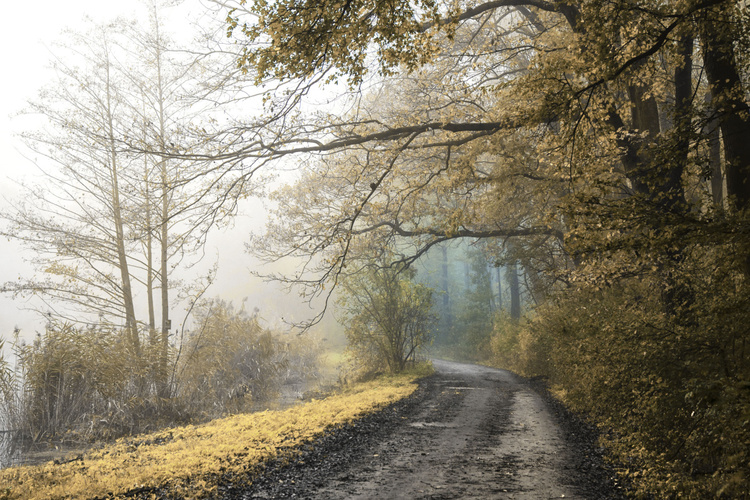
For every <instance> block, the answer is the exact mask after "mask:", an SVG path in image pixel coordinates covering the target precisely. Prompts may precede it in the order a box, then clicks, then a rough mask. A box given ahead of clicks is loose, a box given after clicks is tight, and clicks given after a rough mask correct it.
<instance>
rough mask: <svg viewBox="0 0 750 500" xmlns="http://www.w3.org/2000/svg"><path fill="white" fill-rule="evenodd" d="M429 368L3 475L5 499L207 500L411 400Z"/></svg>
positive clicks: (1, 493)
mask: <svg viewBox="0 0 750 500" xmlns="http://www.w3.org/2000/svg"><path fill="white" fill-rule="evenodd" d="M426 374H427V372H426V371H425V369H424V368H423V369H421V370H420V371H415V372H410V373H408V374H403V375H398V376H389V377H381V378H379V379H376V380H373V381H371V382H367V383H362V384H357V385H355V386H352V387H349V388H347V389H346V390H343V391H341V392H339V393H337V394H334V395H331V396H328V397H326V398H324V399H321V400H317V401H316V400H313V401H311V402H308V403H305V404H301V405H298V406H295V407H292V408H289V409H287V410H283V411H264V412H260V413H251V414H241V415H234V416H231V417H227V418H222V419H219V420H214V421H212V422H209V423H207V424H203V425H197V426H185V427H176V428H171V429H166V430H163V431H160V432H156V433H153V434H148V435H141V436H137V437H134V438H126V439H121V440H118V441H117V442H116V443H114V444H112V445H110V446H107V447H104V448H102V449H100V450H95V451H91V452H88V453H86V454H85V455H83V456H81V457H79V458H77V459H75V460H72V461H70V462H67V463H62V464H55V463H52V462H50V463H47V464H44V465H38V466H22V467H10V468H8V469H4V470H0V485H2V486H0V500H10V499H42V498H44V499H58V498H59V499H62V498H65V499H78V498H94V497H99V498H102V497H107V498H124V497H127V496H129V495H132V494H133V492H136V491H154V490H156V489H157V488H158V489H165V490H166V491H168V492H169V494H170V496H177V497H180V498H205V497H209V496H211V494H212V493H214V492H215V491H216V489H217V481H218V478H220V477H221V476H222V475H225V474H229V475H232V476H234V477H237V478H247V479H251V478H252V474H253V471H256V470H258V466H259V465H260V464H262V462H264V461H266V460H268V459H271V458H277V457H282V458H283V457H284V456H290V457H291V456H292V454H293V451H292V450H293V448H294V447H295V446H297V445H300V444H302V443H305V442H309V441H310V440H312V439H314V438H315V437H316V436H319V435H320V434H321V433H323V432H324V431H325V430H326V429H327V428H328V427H330V426H334V425H338V424H344V423H347V422H351V421H352V420H355V419H356V418H358V417H361V416H363V415H364V414H366V413H369V412H372V411H375V410H377V409H379V408H381V407H383V406H385V405H387V404H390V403H392V402H394V401H397V400H399V399H401V398H404V397H406V396H409V395H410V394H411V393H412V392H414V390H415V389H416V387H417V385H416V383H415V381H416V379H417V378H419V377H420V376H424V375H426Z"/></svg>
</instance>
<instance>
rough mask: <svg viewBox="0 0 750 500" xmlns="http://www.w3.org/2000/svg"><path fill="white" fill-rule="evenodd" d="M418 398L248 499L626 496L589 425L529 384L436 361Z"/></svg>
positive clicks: (313, 450)
mask: <svg viewBox="0 0 750 500" xmlns="http://www.w3.org/2000/svg"><path fill="white" fill-rule="evenodd" d="M435 368H436V371H437V373H436V375H435V376H433V377H431V378H430V379H428V380H427V381H425V383H424V384H423V385H422V387H421V388H420V390H419V391H418V393H417V395H415V396H414V397H413V398H411V400H409V401H406V402H404V403H402V404H400V405H395V406H394V407H392V408H389V409H388V410H386V411H385V412H380V414H379V415H373V416H372V417H367V418H366V419H364V420H362V421H360V422H358V423H357V424H356V425H354V426H350V427H349V428H344V429H340V430H338V431H337V432H335V433H332V435H331V436H326V437H325V438H323V439H322V440H321V441H320V442H318V443H316V444H315V445H313V446H311V447H309V449H308V450H307V451H306V452H305V454H303V456H302V457H301V458H300V460H299V463H293V464H291V465H285V466H281V465H280V464H278V465H277V466H274V467H271V468H270V469H269V470H268V471H267V473H266V474H265V475H264V477H263V478H262V479H261V480H259V481H256V483H255V484H253V485H252V486H251V487H249V488H247V489H243V491H241V492H240V491H236V490H235V491H234V492H231V491H229V490H227V491H226V494H227V497H229V496H234V497H235V498H237V497H242V498H316V499H317V498H321V499H322V498H325V499H356V498H383V499H396V498H404V499H411V498H433V499H459V498H460V499H465V498H482V499H486V498H507V499H534V500H536V499H547V498H581V499H583V498H586V499H588V498H620V497H621V495H620V493H619V491H618V489H617V487H616V485H615V482H614V480H613V479H612V478H611V473H610V472H609V471H608V469H607V468H606V467H604V466H603V464H602V463H601V459H600V457H599V456H598V455H597V450H596V448H595V445H594V444H593V441H592V437H591V430H590V429H586V428H584V427H582V426H581V425H580V422H578V421H577V420H576V419H575V418H573V417H572V416H570V415H569V414H567V413H566V412H565V411H564V410H563V409H561V408H560V407H559V406H557V405H555V404H554V403H551V402H550V401H549V398H545V397H543V395H542V394H540V392H538V391H537V390H535V389H534V388H533V386H532V384H530V383H529V382H527V381H524V380H522V379H520V378H518V377H515V376H514V375H512V374H511V373H508V372H506V371H502V370H495V369H491V368H486V367H481V366H476V365H467V364H460V363H452V362H446V361H435Z"/></svg>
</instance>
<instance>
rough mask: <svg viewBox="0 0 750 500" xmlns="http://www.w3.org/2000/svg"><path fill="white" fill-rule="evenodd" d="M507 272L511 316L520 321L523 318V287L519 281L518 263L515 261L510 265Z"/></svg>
mask: <svg viewBox="0 0 750 500" xmlns="http://www.w3.org/2000/svg"><path fill="white" fill-rule="evenodd" d="M506 274H507V276H508V289H509V291H510V318H511V319H512V320H514V321H518V320H519V319H521V287H520V284H519V282H518V264H517V263H516V262H515V261H513V263H511V264H510V265H509V266H508V268H507V271H506Z"/></svg>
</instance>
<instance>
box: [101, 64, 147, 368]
mask: <svg viewBox="0 0 750 500" xmlns="http://www.w3.org/2000/svg"><path fill="white" fill-rule="evenodd" d="M106 57H107V59H106V61H105V64H106V68H105V71H106V78H107V82H106V85H107V93H106V99H107V103H106V113H107V127H108V130H107V133H108V134H109V136H108V139H109V161H110V169H109V171H110V183H111V189H112V216H113V222H114V226H115V246H116V249H117V261H118V267H119V268H120V278H121V280H122V299H123V306H124V308H125V331H126V335H127V336H128V337H129V340H130V344H131V347H132V349H133V353H134V354H135V355H136V356H137V357H140V355H141V346H140V340H139V338H138V322H137V321H136V316H135V306H134V304H133V292H132V287H131V284H130V270H129V268H128V258H127V252H126V250H125V229H124V224H123V220H122V208H121V207H122V205H121V203H120V186H119V178H118V161H117V160H118V157H117V148H116V144H115V132H114V113H113V110H112V85H111V81H110V66H109V55H107V56H106Z"/></svg>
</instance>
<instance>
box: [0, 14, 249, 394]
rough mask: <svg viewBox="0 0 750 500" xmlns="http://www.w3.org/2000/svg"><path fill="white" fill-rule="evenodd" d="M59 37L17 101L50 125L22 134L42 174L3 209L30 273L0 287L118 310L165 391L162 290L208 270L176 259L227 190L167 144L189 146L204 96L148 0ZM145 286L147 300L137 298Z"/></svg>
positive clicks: (185, 253) (109, 316)
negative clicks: (44, 68)
mask: <svg viewBox="0 0 750 500" xmlns="http://www.w3.org/2000/svg"><path fill="white" fill-rule="evenodd" d="M71 40H72V42H71V44H70V45H69V46H68V47H67V48H66V50H63V51H60V52H59V53H58V59H57V60H56V63H55V70H56V74H57V78H58V80H57V81H56V82H54V84H52V85H50V86H49V88H47V89H46V90H45V91H44V92H43V93H42V94H41V95H40V97H39V99H38V100H37V101H36V102H34V103H32V104H31V108H30V110H29V111H30V112H31V113H33V114H34V115H36V116H38V117H41V119H43V120H46V123H47V124H48V127H47V128H45V129H43V130H33V131H30V132H26V133H24V135H23V137H24V139H25V140H26V142H27V144H28V145H29V147H30V148H31V149H32V151H34V152H35V153H37V154H39V155H40V156H41V157H42V158H43V160H42V161H41V162H40V163H39V168H40V170H41V172H42V176H41V177H42V181H41V182H39V184H37V185H35V186H30V187H28V188H27V190H26V194H27V195H26V197H25V200H20V201H19V202H18V205H17V206H16V207H15V208H14V209H12V210H9V211H8V212H7V213H5V214H4V215H3V217H4V218H5V219H6V221H8V222H9V227H8V228H7V229H6V230H5V231H4V233H5V234H7V235H8V236H9V237H12V238H16V239H18V240H20V241H21V242H22V243H24V244H25V245H26V246H27V248H29V249H30V250H31V251H32V252H34V253H35V255H36V257H35V261H34V262H35V264H37V270H38V272H39V274H40V276H39V277H33V278H25V277H24V279H22V280H19V281H18V282H16V283H7V284H5V291H9V292H13V293H15V294H21V295H37V296H39V297H41V298H42V299H43V300H44V301H45V302H44V306H43V308H44V309H43V312H44V314H45V315H47V316H50V317H58V318H59V317H61V318H65V319H66V320H68V321H70V322H71V323H75V324H78V325H80V324H86V323H88V324H109V323H113V324H117V323H118V322H120V321H121V322H122V324H123V326H124V329H125V332H126V335H127V337H128V338H129V339H130V340H129V342H130V345H131V348H132V354H133V357H134V360H135V361H134V363H136V364H137V365H138V366H139V370H137V371H138V372H139V374H141V375H145V373H141V370H140V368H143V369H144V370H145V369H146V366H148V371H149V374H148V375H149V377H146V378H148V380H149V382H148V383H149V384H153V386H154V388H155V389H156V390H157V391H158V393H159V394H160V396H162V397H168V396H169V395H170V388H169V370H168V363H169V361H170V352H169V351H170V347H171V346H170V328H171V326H170V325H171V319H170V310H171V309H173V308H174V304H173V303H172V302H173V301H175V297H170V291H171V292H174V291H177V292H178V293H179V294H182V295H191V294H190V293H189V292H190V288H199V287H201V286H205V283H206V282H209V283H210V281H211V278H212V273H213V271H209V272H208V273H207V276H204V277H201V278H199V279H197V280H195V281H194V282H193V283H192V284H190V285H185V284H184V283H183V282H181V281H180V280H179V279H177V276H176V274H177V273H176V270H184V269H186V268H189V267H190V266H192V265H193V264H194V263H195V262H196V261H197V260H199V259H200V258H202V256H203V252H202V249H203V245H204V244H205V242H206V236H207V233H208V231H209V229H210V228H211V227H213V226H214V225H215V224H216V223H217V221H218V220H219V219H220V218H221V217H222V215H221V214H218V213H217V211H216V210H215V205H216V204H224V201H223V200H224V197H225V196H226V195H227V193H235V190H233V189H232V188H231V187H230V188H227V187H226V186H225V185H224V184H223V182H224V180H226V179H227V176H226V175H222V174H217V175H213V174H212V173H211V172H207V170H210V165H208V164H207V163H206V162H205V161H197V160H192V161H186V160H184V159H175V158H172V157H171V156H170V151H171V152H174V151H180V150H182V149H185V148H187V146H186V145H185V144H186V143H187V142H189V141H188V139H187V138H188V137H189V136H191V134H192V133H193V129H195V128H200V123H201V121H199V119H197V118H196V114H195V113H196V111H198V110H201V111H202V108H200V107H198V106H196V105H195V103H194V101H193V99H192V97H190V98H188V97H187V96H189V95H190V93H191V89H195V88H197V87H198V82H197V79H196V77H195V75H196V72H197V69H198V68H197V66H196V63H195V61H193V60H192V59H186V58H185V55H184V54H182V55H181V56H178V55H177V52H176V51H175V50H173V47H172V45H171V42H170V41H169V39H168V37H166V36H165V34H164V33H163V28H162V26H161V24H160V20H159V11H158V9H157V8H156V7H155V6H154V7H153V11H152V15H151V26H150V27H149V28H148V29H145V30H144V29H142V28H141V27H139V26H138V25H137V24H135V23H127V22H124V21H122V22H120V23H118V24H117V25H114V24H111V25H105V26H96V27H93V28H92V29H91V31H90V32H88V33H84V34H78V35H73V36H71ZM191 57H192V56H191ZM210 118H211V117H210V116H208V115H206V116H202V117H201V118H200V120H203V119H206V120H209V119H210ZM239 185H242V186H244V185H246V183H239ZM157 245H158V247H159V248H158V251H157V249H156V247H157ZM156 253H158V255H159V257H158V259H156V263H155V254H156ZM140 287H143V288H140ZM157 288H158V289H160V300H159V302H160V306H161V308H160V309H161V318H160V319H161V325H160V328H159V329H158V330H157V328H156V314H155V307H154V295H155V294H154V291H155V289H157ZM143 289H145V292H146V304H145V305H147V309H148V312H147V313H146V312H145V311H143V312H142V311H140V310H139V308H138V304H137V303H136V301H137V296H138V292H140V291H141V290H143ZM185 292H188V293H185ZM192 295H200V294H199V293H198V294H195V293H193V294H192ZM176 300H180V297H179V295H178V296H177V299H176ZM61 305H62V307H60V306H61ZM146 317H147V318H148V319H147V320H146V319H145V318H146ZM146 329H147V331H148V336H149V344H148V346H146V348H147V349H146V348H144V346H143V345H142V339H141V333H143V331H144V330H146ZM145 350H147V351H148V352H143V351H145Z"/></svg>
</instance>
